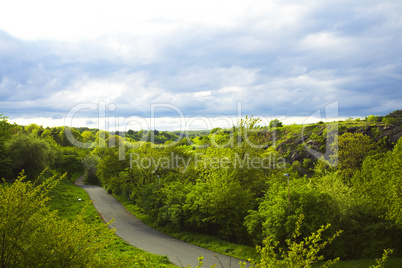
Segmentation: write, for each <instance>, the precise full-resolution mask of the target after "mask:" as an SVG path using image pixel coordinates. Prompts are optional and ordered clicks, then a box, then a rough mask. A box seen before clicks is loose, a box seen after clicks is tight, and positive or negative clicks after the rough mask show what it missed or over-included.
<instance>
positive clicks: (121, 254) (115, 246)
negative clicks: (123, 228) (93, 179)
mask: <svg viewBox="0 0 402 268" xmlns="http://www.w3.org/2000/svg"><path fill="white" fill-rule="evenodd" d="M51 196H52V200H50V201H49V203H48V205H49V207H50V208H51V209H52V210H57V211H58V215H59V216H60V217H61V218H64V219H68V220H73V219H74V218H75V217H76V215H77V214H78V213H80V212H81V210H82V209H84V208H85V212H84V215H85V216H86V217H87V218H88V219H89V221H90V222H91V224H97V225H104V223H103V222H102V220H101V218H100V217H99V215H98V213H97V211H96V210H95V208H94V207H93V206H92V205H91V203H90V199H89V196H88V194H87V193H86V192H85V190H84V189H82V188H80V187H78V186H76V185H74V184H73V183H72V182H70V181H67V180H62V181H60V182H59V184H58V185H57V186H56V188H55V189H53V191H52V192H51ZM77 197H79V198H80V199H81V201H78V200H77ZM105 228H107V227H106V226H105ZM106 253H107V254H106ZM106 253H105V252H103V253H100V254H103V256H102V257H104V258H107V259H109V260H112V261H111V262H109V263H113V265H114V267H176V266H174V265H172V264H170V262H169V260H168V258H167V257H166V256H159V255H155V254H151V253H148V252H145V251H143V250H140V249H138V248H136V247H133V246H131V245H129V244H128V243H126V242H125V241H124V240H122V239H121V238H119V237H117V236H116V238H115V240H114V241H113V243H112V244H111V245H109V247H108V248H107V249H106Z"/></svg>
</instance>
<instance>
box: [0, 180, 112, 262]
mask: <svg viewBox="0 0 402 268" xmlns="http://www.w3.org/2000/svg"><path fill="white" fill-rule="evenodd" d="M24 179H25V176H23V175H22V176H21V177H19V178H18V179H17V180H16V181H15V182H14V183H13V184H11V185H10V184H6V185H5V186H4V187H0V218H1V221H0V267H84V266H92V267H102V266H103V262H102V260H101V259H100V258H99V255H98V253H99V251H101V250H104V248H105V246H106V245H108V244H110V242H111V240H112V235H113V233H112V232H111V231H110V230H109V229H108V228H105V227H104V226H92V225H90V224H88V223H86V219H85V218H84V217H83V216H82V215H81V214H80V215H78V216H77V218H76V219H75V220H73V221H67V220H61V219H59V218H58V217H57V211H50V210H49V208H48V207H47V206H46V202H47V201H48V200H49V199H50V198H49V195H48V194H49V191H50V190H51V189H52V188H54V187H55V185H56V184H57V182H58V180H56V179H55V178H50V179H47V180H45V181H44V182H43V183H42V184H39V185H38V186H35V183H33V182H29V181H28V182H24Z"/></svg>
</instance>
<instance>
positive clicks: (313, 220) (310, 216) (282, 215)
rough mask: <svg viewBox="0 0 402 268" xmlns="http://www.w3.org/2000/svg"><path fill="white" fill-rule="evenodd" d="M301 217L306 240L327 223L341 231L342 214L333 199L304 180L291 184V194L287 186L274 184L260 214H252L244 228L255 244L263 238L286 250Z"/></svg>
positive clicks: (255, 211) (261, 204)
mask: <svg viewBox="0 0 402 268" xmlns="http://www.w3.org/2000/svg"><path fill="white" fill-rule="evenodd" d="M288 191H289V192H288ZM300 214H304V216H305V224H304V225H303V227H302V229H301V230H300V232H301V234H302V236H304V237H307V236H308V235H309V234H311V233H312V232H313V231H315V230H317V229H319V228H320V226H321V225H324V224H326V223H331V224H332V225H333V226H334V227H335V228H339V215H340V213H339V211H338V209H337V207H336V206H334V202H333V199H332V198H331V196H330V195H329V194H327V193H324V192H320V191H317V190H316V189H314V188H313V187H312V186H311V185H308V184H306V182H305V181H303V180H301V179H299V180H294V181H291V183H290V189H289V190H288V189H287V186H285V184H284V183H275V184H273V185H272V187H271V189H270V190H269V191H268V192H267V194H266V196H265V198H264V200H263V201H262V202H261V203H260V204H259V207H258V210H251V211H250V212H249V215H248V216H247V217H246V218H245V225H246V227H247V229H248V232H249V233H250V235H251V236H252V237H253V238H254V240H255V242H256V243H261V241H262V240H263V238H264V237H272V238H273V239H274V240H276V241H281V243H282V244H281V246H284V243H285V240H286V239H289V238H290V237H291V234H292V232H293V228H294V226H295V223H296V221H297V218H298V216H299V215H300ZM329 254H330V255H333V254H332V253H329Z"/></svg>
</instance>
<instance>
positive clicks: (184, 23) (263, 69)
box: [0, 0, 402, 124]
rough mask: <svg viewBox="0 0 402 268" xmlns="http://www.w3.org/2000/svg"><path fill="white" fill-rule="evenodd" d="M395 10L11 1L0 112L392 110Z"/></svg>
mask: <svg viewBox="0 0 402 268" xmlns="http://www.w3.org/2000/svg"><path fill="white" fill-rule="evenodd" d="M21 7H24V8H21ZM401 12H402V4H400V3H396V2H395V1H383V2H381V3H377V2H367V1H346V0H344V1H341V2H339V1H304V2H303V3H300V2H299V1H279V0H278V1H265V0H264V1H262V0H261V1H257V0H256V1H250V2H246V1H242V2H240V1H237V2H236V1H235V2H233V1H226V0H225V1H218V2H217V1H211V0H208V1H203V2H198V3H194V2H189V1H184V0H175V1H146V2H138V1H117V2H113V3H112V2H110V1H103V0H102V1H81V2H78V1H76V0H73V1H69V2H64V1H63V2H55V1H35V2H32V1H18V0H16V1H9V2H5V3H2V4H0V93H1V97H0V103H1V107H2V108H3V109H4V112H5V113H6V114H7V113H9V114H13V115H17V114H24V115H26V114H32V115H33V114H38V115H42V114H46V113H54V114H57V115H58V116H60V115H63V114H66V113H67V111H68V110H69V109H70V108H71V107H73V106H74V105H77V104H79V103H84V102H92V103H99V101H106V102H107V103H113V104H115V105H116V110H115V111H114V112H113V114H115V115H121V116H130V115H135V114H136V115H140V116H143V117H146V116H147V115H149V113H150V105H151V104H152V103H168V104H172V105H176V106H177V107H180V109H181V110H182V112H183V113H184V114H185V115H186V116H188V117H193V116H206V117H208V118H210V117H213V116H218V115H229V116H233V114H236V109H237V107H238V103H239V102H240V103H241V105H242V109H243V113H244V114H261V115H266V116H277V115H287V116H293V115H300V114H303V115H304V114H309V112H311V111H315V110H317V109H318V108H319V107H321V106H324V105H326V104H328V103H330V102H331V101H334V100H339V104H340V109H341V110H342V111H343V113H351V114H362V113H366V112H367V111H369V110H370V107H372V109H373V112H372V113H376V112H375V111H384V110H387V109H388V110H392V109H397V108H400V100H402V95H401V94H402V93H401V91H400V84H401V80H402V76H401V71H402V51H401V49H400V47H401V46H402V38H401V36H400V34H399V33H400V31H401V30H402V19H401V17H400V13H401ZM1 30H4V31H6V32H8V33H9V34H11V35H9V34H7V33H4V32H1ZM13 36H16V37H18V38H15V37H13ZM27 40H30V41H27ZM32 40H36V41H32ZM377 113H378V112H377ZM169 116H172V117H173V116H175V115H174V113H173V112H170V113H168V112H166V114H164V113H162V112H160V113H159V114H158V117H160V118H162V117H165V119H166V121H165V123H166V124H169V122H170V121H169V119H168V117H169ZM50 117H53V116H50ZM82 117H84V115H82ZM90 120H91V119H90V118H89V119H88V120H87V121H88V122H90ZM172 120H173V119H172ZM173 121H174V120H173ZM165 123H163V122H161V124H165Z"/></svg>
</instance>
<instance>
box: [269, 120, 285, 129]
mask: <svg viewBox="0 0 402 268" xmlns="http://www.w3.org/2000/svg"><path fill="white" fill-rule="evenodd" d="M275 127H283V123H282V122H281V121H279V119H273V120H271V121H270V122H269V128H275Z"/></svg>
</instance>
